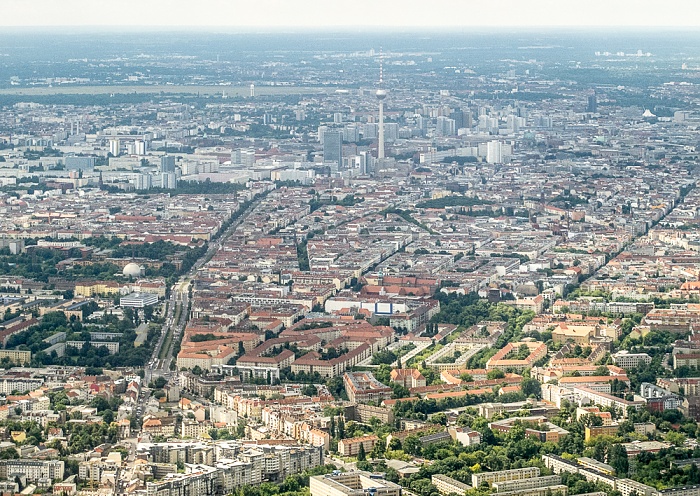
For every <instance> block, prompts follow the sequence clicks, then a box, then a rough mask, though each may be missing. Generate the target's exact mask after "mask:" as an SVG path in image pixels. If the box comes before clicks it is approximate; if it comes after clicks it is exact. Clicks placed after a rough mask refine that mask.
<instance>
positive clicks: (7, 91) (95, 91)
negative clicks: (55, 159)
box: [0, 85, 334, 96]
mask: <svg viewBox="0 0 700 496" xmlns="http://www.w3.org/2000/svg"><path fill="white" fill-rule="evenodd" d="M332 91H334V90H333V89H330V88H317V87H307V86H256V87H255V95H256V96H264V95H308V94H318V93H330V92H332ZM223 93H225V94H226V96H249V95H250V87H247V86H195V85H158V86H140V85H128V86H126V85H125V86H51V87H49V86H37V87H32V88H16V87H15V88H0V95H17V96H19V95H26V96H48V95H111V94H115V95H133V94H150V95H161V94H169V95H182V94H189V95H197V94H199V95H202V96H209V95H222V94H223Z"/></svg>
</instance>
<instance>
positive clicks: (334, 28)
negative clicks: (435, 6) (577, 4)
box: [0, 23, 700, 36]
mask: <svg viewBox="0 0 700 496" xmlns="http://www.w3.org/2000/svg"><path fill="white" fill-rule="evenodd" d="M0 27H2V28H3V29H6V30H52V29H54V30H66V29H79V30H125V29H128V30H143V31H147V30H153V29H155V30H159V31H162V30H186V31H188V30H198V29H199V30H201V29H204V30H241V31H256V32H262V33H269V34H275V32H277V31H278V30H284V31H285V32H338V31H343V32H345V31H349V32H352V31H378V32H386V31H391V32H394V31H409V32H417V31H420V32H422V33H426V34H427V33H430V34H439V33H440V32H453V31H456V30H463V29H470V30H477V31H479V30H488V31H494V30H496V31H504V30H513V29H516V30H518V31H541V30H549V31H556V30H562V29H566V30H575V31H600V30H609V29H618V30H619V29H621V30H626V31H635V30H655V31H663V30H679V29H680V30H696V29H697V28H698V27H700V23H698V24H687V25H672V24H657V25H649V24H620V25H612V24H611V25H607V24H593V25H570V24H542V25H532V24H527V25H525V24H512V25H511V24H506V25H504V24H499V25H488V24H478V25H477V24H474V25H471V24H453V25H437V24H436V25H432V26H425V25H375V24H368V25H347V24H339V25H330V26H329V25H325V26H317V25H307V26H304V25H298V24H295V25H241V26H237V25H214V24H211V25H210V24H138V25H133V24H36V25H30V24H28V25H3V24H0ZM463 34H469V33H468V32H465V33H463ZM698 34H700V33H698ZM0 36H1V34H0Z"/></svg>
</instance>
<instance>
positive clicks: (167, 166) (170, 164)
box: [160, 155, 175, 173]
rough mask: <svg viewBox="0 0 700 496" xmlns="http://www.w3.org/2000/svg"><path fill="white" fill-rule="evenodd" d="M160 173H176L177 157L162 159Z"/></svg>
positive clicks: (168, 156)
mask: <svg viewBox="0 0 700 496" xmlns="http://www.w3.org/2000/svg"><path fill="white" fill-rule="evenodd" d="M160 172H164V173H165V172H175V157H173V156H171V155H164V156H162V157H160Z"/></svg>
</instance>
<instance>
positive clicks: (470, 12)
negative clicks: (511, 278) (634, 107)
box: [0, 0, 700, 28]
mask: <svg viewBox="0 0 700 496" xmlns="http://www.w3.org/2000/svg"><path fill="white" fill-rule="evenodd" d="M0 7H1V9H0V12H2V15H0V26H232V27H251V28H257V27H266V26H269V27H279V26H290V27H295V26H296V27H307V26H312V27H319V28H332V27H353V26H368V27H371V26H393V27H403V26H426V27H427V26H436V27H438V26H484V27H487V26H699V25H700V15H698V14H700V2H698V0H663V1H662V0H345V1H343V0H248V1H242V0H198V1H192V0H187V1H185V0H118V1H107V0H0Z"/></svg>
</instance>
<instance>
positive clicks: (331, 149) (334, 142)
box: [323, 131, 343, 167]
mask: <svg viewBox="0 0 700 496" xmlns="http://www.w3.org/2000/svg"><path fill="white" fill-rule="evenodd" d="M323 161H324V162H333V163H336V164H338V167H341V166H342V165H343V132H342V131H326V132H324V133H323Z"/></svg>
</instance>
